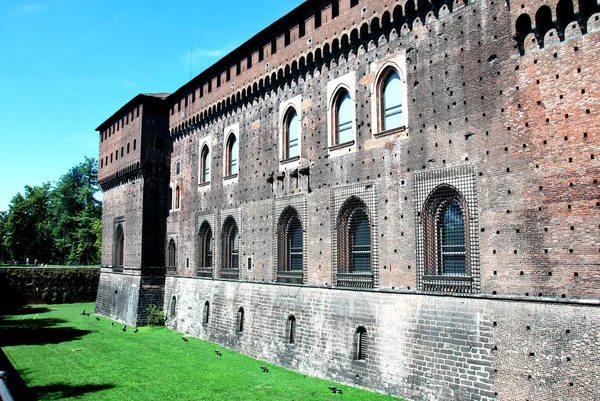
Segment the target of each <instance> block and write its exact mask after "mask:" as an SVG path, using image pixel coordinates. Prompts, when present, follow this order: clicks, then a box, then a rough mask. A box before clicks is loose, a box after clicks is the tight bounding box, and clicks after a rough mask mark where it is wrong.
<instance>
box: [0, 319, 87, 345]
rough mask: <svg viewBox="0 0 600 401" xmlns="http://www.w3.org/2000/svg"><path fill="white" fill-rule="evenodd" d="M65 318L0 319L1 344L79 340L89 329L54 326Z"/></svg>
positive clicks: (33, 343) (37, 343) (53, 342)
mask: <svg viewBox="0 0 600 401" xmlns="http://www.w3.org/2000/svg"><path fill="white" fill-rule="evenodd" d="M60 323H65V320H63V319H22V320H0V346H2V347H8V346H15V345H42V344H58V343H61V342H67V341H73V340H78V339H80V338H81V337H83V336H85V335H86V334H90V333H91V331H89V330H80V329H75V328H72V327H54V326H56V325H57V324H60Z"/></svg>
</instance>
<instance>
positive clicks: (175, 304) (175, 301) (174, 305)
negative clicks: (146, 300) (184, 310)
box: [169, 295, 177, 317]
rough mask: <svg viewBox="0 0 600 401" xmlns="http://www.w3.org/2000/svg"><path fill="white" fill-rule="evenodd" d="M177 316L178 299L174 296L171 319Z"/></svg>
mask: <svg viewBox="0 0 600 401" xmlns="http://www.w3.org/2000/svg"><path fill="white" fill-rule="evenodd" d="M176 316H177V298H175V295H173V298H171V313H170V314H169V317H176Z"/></svg>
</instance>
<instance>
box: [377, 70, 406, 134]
mask: <svg viewBox="0 0 600 401" xmlns="http://www.w3.org/2000/svg"><path fill="white" fill-rule="evenodd" d="M380 99H381V117H380V118H381V129H382V130H383V131H387V130H390V129H394V128H399V127H401V126H402V125H403V124H402V81H401V80H400V75H398V73H397V72H396V71H395V70H393V69H391V68H390V69H389V71H387V73H386V74H385V75H384V76H383V79H382V80H381V83H380Z"/></svg>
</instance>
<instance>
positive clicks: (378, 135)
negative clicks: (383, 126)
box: [373, 125, 407, 138]
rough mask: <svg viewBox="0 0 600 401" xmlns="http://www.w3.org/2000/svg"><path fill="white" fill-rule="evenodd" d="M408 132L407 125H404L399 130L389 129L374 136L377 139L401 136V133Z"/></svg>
mask: <svg viewBox="0 0 600 401" xmlns="http://www.w3.org/2000/svg"><path fill="white" fill-rule="evenodd" d="M406 130H407V128H406V125H403V126H401V127H398V128H392V129H388V130H385V131H381V132H376V133H374V134H373V136H374V137H375V138H383V137H384V136H389V135H394V134H399V133H401V132H404V131H406Z"/></svg>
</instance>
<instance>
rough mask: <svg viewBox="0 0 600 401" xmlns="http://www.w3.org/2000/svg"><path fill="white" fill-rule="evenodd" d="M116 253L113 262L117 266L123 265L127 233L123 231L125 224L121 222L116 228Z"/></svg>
mask: <svg viewBox="0 0 600 401" xmlns="http://www.w3.org/2000/svg"><path fill="white" fill-rule="evenodd" d="M114 249H115V253H114V260H113V264H114V266H116V267H123V261H124V257H125V233H124V232H123V225H122V224H119V225H118V226H117V229H116V230H115V246H114Z"/></svg>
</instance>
